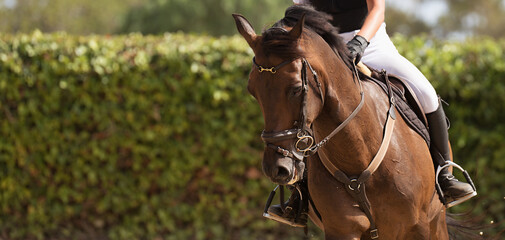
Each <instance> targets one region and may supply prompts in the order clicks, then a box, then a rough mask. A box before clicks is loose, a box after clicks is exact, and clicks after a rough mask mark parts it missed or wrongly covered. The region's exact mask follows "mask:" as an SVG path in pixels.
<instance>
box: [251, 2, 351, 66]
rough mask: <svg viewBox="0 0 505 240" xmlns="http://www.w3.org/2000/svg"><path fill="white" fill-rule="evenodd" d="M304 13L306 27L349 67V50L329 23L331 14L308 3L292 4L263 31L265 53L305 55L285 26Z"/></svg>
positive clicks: (291, 25)
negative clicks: (320, 10)
mask: <svg viewBox="0 0 505 240" xmlns="http://www.w3.org/2000/svg"><path fill="white" fill-rule="evenodd" d="M303 15H305V24H304V26H305V27H306V29H308V30H310V31H313V32H315V33H316V34H318V35H319V36H321V37H322V38H323V39H324V41H325V42H326V43H327V44H328V45H329V46H330V47H331V48H332V49H333V51H334V52H335V53H336V54H337V55H339V56H340V57H341V59H342V60H343V61H344V63H345V64H346V65H347V66H348V67H349V68H351V67H352V61H351V58H350V57H349V51H348V49H347V46H346V44H345V43H344V41H343V40H342V38H341V37H340V36H339V35H338V29H337V28H336V27H334V26H333V25H332V24H331V23H330V20H331V16H330V15H328V14H326V13H323V12H319V11H317V10H315V9H314V8H313V7H312V6H310V5H293V6H291V7H289V8H287V9H286V12H285V16H284V18H282V19H281V20H279V21H277V22H276V23H275V24H274V25H273V26H272V27H271V28H269V29H266V30H265V31H263V33H262V35H263V38H262V44H261V46H262V49H263V52H264V53H265V55H267V56H268V55H276V56H278V57H281V58H285V59H289V58H297V57H306V56H305V55H306V54H307V53H305V52H303V50H302V48H300V47H299V46H298V39H293V37H291V36H290V35H289V32H288V31H287V30H286V29H285V28H291V27H293V26H295V24H296V23H297V22H298V21H299V20H300V19H301V18H302V16H303Z"/></svg>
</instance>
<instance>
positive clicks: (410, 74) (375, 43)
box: [340, 23, 438, 114]
mask: <svg viewBox="0 0 505 240" xmlns="http://www.w3.org/2000/svg"><path fill="white" fill-rule="evenodd" d="M358 32H359V30H355V31H352V32H346V33H341V34H340V36H341V37H342V38H343V39H344V41H345V42H348V41H350V40H351V39H352V38H353V37H354V36H355V35H356V34H357V33H358ZM361 61H362V62H363V63H365V64H366V65H368V66H370V67H372V68H374V69H378V70H381V69H384V70H386V72H388V73H392V74H394V75H397V76H398V77H401V78H402V79H404V80H405V81H406V82H407V83H408V84H409V85H410V87H411V88H412V89H413V90H414V92H415V94H416V95H417V98H418V99H419V102H420V104H421V106H422V107H423V110H424V112H425V113H426V114H428V113H432V112H434V111H435V110H437V108H438V96H437V93H436V92H435V89H434V88H433V86H432V85H431V83H430V82H429V81H428V79H426V77H425V76H424V75H423V74H422V73H421V71H419V69H417V67H416V66H414V64H412V63H411V62H410V61H409V60H407V59H406V58H404V57H403V56H402V55H400V53H398V50H396V47H395V46H394V44H393V42H391V39H389V36H388V34H387V32H386V24H385V23H382V25H381V26H380V28H379V30H378V31H377V33H376V34H375V36H374V37H373V38H372V39H371V40H370V45H369V46H368V47H367V48H366V49H365V53H364V56H363V57H362V58H361Z"/></svg>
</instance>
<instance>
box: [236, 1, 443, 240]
mask: <svg viewBox="0 0 505 240" xmlns="http://www.w3.org/2000/svg"><path fill="white" fill-rule="evenodd" d="M233 16H234V19H235V22H236V25H237V29H238V31H239V33H240V34H241V35H242V37H243V38H244V39H245V40H246V41H247V43H248V44H249V46H250V47H251V48H252V50H253V52H254V58H253V65H252V70H251V72H250V75H249V81H248V86H247V89H248V91H249V92H250V94H251V95H252V96H254V98H255V99H256V100H257V102H258V103H259V106H260V108H261V111H262V114H263V117H264V131H263V134H262V137H263V140H264V141H265V142H266V147H265V150H264V155H263V162H262V165H263V172H264V174H265V175H266V176H267V177H268V178H270V180H271V181H273V182H275V183H278V184H281V185H286V184H293V183H295V182H297V181H299V180H301V179H302V178H303V176H304V175H305V174H304V170H306V171H307V174H306V177H307V181H308V188H309V192H310V195H311V196H312V200H313V203H314V205H315V208H317V210H318V212H319V213H320V219H319V218H318V217H315V215H314V214H313V211H311V212H310V217H311V219H312V220H313V221H314V222H315V223H316V224H317V225H318V226H319V227H320V228H321V229H323V231H324V234H325V238H326V239H327V240H330V239H341V240H344V239H345V240H348V239H349V240H350V239H377V237H378V236H380V239H388V240H389V239H440V240H444V239H449V235H448V231H447V224H446V210H445V207H444V206H443V204H442V203H441V202H440V200H439V198H438V196H437V194H436V191H435V170H434V166H433V163H432V159H431V156H430V152H429V149H428V146H427V144H426V143H425V142H424V140H423V138H422V137H421V136H420V135H418V134H417V133H416V132H414V131H413V130H412V129H411V128H409V127H408V126H407V124H406V123H405V121H404V120H403V119H402V118H401V117H395V116H396V115H398V114H396V111H397V110H395V108H394V107H392V104H393V102H392V99H391V98H390V97H388V95H386V94H384V91H383V90H382V89H381V88H380V87H379V86H378V85H376V84H375V83H372V82H370V81H363V80H360V79H359V78H358V75H357V74H356V73H355V68H354V66H353V64H352V60H351V59H350V58H349V54H348V51H347V48H346V45H345V43H344V42H343V41H342V40H341V38H340V37H339V36H338V31H337V29H335V28H334V27H333V26H332V25H331V24H330V23H329V22H328V21H327V20H328V16H326V15H324V14H323V13H319V12H317V11H315V10H314V9H312V8H310V7H307V6H298V5H295V6H292V7H290V8H288V9H287V10H286V15H285V17H284V18H283V19H281V20H279V21H278V22H277V23H276V24H275V25H274V26H273V27H271V28H269V29H266V30H265V31H264V32H263V33H262V35H256V33H255V30H254V28H253V27H252V26H251V24H250V23H249V22H248V20H247V19H246V18H245V17H243V16H241V15H238V14H234V15H233ZM390 119H393V120H391V121H395V122H396V123H395V126H394V130H392V131H391V130H389V132H390V133H389V134H386V133H385V132H387V131H388V129H385V128H388V125H389V124H388V123H387V122H388V121H390ZM336 130H337V131H336ZM386 135H389V136H386ZM385 138H389V139H385ZM385 142H386V144H384V143H385ZM383 145H386V147H385V149H384V147H383ZM378 152H379V153H378ZM377 155H382V156H381V157H382V159H380V160H381V161H382V162H381V163H379V164H376V163H374V162H373V161H372V159H375V158H377V157H376V156H377ZM304 158H306V159H305V160H306V161H305V162H306V163H307V168H305V163H304V161H303V159H304ZM379 158H380V157H379ZM374 161H375V160H374ZM329 165H331V166H329ZM371 165H374V166H373V169H372V170H370V166H371ZM336 172H339V174H340V176H342V175H343V176H348V177H349V179H351V181H355V182H354V183H356V179H358V177H360V176H363V175H364V174H365V175H368V176H366V177H367V180H366V181H365V182H362V184H363V185H365V184H366V196H365V198H366V199H365V200H366V202H368V204H369V208H368V213H367V211H366V210H365V208H366V207H365V208H364V207H363V205H362V203H360V202H359V201H358V200H357V198H356V197H353V196H352V194H350V191H349V190H348V189H347V188H360V187H361V186H360V185H359V184H358V185H356V184H355V185H352V183H351V184H347V185H346V184H343V183H342V181H341V180H339V179H338V177H337V175H339V174H336ZM352 177H354V178H352ZM344 181H345V180H344ZM360 183H361V182H360ZM362 190H363V192H365V190H364V186H363V189H362ZM367 196H368V197H367ZM374 230H375V231H374ZM377 233H378V234H377Z"/></svg>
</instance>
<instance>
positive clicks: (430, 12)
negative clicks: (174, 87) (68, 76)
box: [0, 0, 505, 39]
mask: <svg viewBox="0 0 505 240" xmlns="http://www.w3.org/2000/svg"><path fill="white" fill-rule="evenodd" d="M291 3H292V2H291V1H289V0H281V1H267V0H256V1H253V0H242V1H231V0H201V1H198V2H188V1H184V0H107V1H102V2H98V1H85V0H2V1H0V31H2V32H4V33H5V32H9V33H15V32H31V31H33V30H35V29H39V30H40V31H42V32H54V31H65V32H68V33H71V34H80V35H82V34H124V33H129V32H141V33H143V34H160V33H164V32H175V31H183V32H188V33H206V34H211V35H214V36H219V35H232V34H235V27H234V26H233V22H232V21H230V20H229V18H228V17H227V16H228V15H230V13H241V14H243V15H245V16H247V17H248V19H249V20H250V21H251V22H252V23H253V25H254V26H255V27H256V29H257V30H258V31H259V30H261V29H262V28H263V27H265V26H268V24H271V23H273V22H274V21H275V20H277V19H278V18H279V17H280V16H282V14H283V12H284V9H285V8H286V7H288V6H289V5H290V4H291ZM386 5H387V8H388V10H387V11H386V17H387V19H386V23H387V24H388V29H389V32H390V33H401V34H405V35H416V34H420V33H423V34H430V35H434V36H436V37H440V38H456V39H461V38H463V37H467V36H476V35H487V36H493V37H502V36H503V35H504V34H505V28H504V27H503V26H502V25H503V23H504V22H505V14H504V13H505V3H504V1H502V0H481V1H471V0H387V1H386Z"/></svg>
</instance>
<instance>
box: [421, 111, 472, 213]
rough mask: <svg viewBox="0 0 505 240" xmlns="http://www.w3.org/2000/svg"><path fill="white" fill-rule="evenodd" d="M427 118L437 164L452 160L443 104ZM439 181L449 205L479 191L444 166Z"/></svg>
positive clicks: (431, 147)
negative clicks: (458, 178)
mask: <svg viewBox="0 0 505 240" xmlns="http://www.w3.org/2000/svg"><path fill="white" fill-rule="evenodd" d="M426 118H427V119H428V125H429V132H430V137H431V146H430V152H431V156H432V158H433V161H434V163H435V165H443V164H445V162H446V161H450V160H451V149H450V147H449V134H448V132H447V121H446V117H445V113H444V109H443V108H442V104H439V107H438V109H437V110H436V111H434V112H432V113H428V114H426ZM438 182H439V184H440V187H441V188H442V191H443V193H444V197H445V200H446V201H447V206H448V207H451V206H454V205H457V204H459V203H462V202H464V201H466V200H468V199H470V198H472V197H473V196H475V195H477V192H476V191H475V190H474V189H473V187H472V186H471V185H470V184H469V183H465V182H460V181H458V180H457V179H456V178H455V177H454V176H453V175H452V174H451V172H449V169H448V168H444V169H443V170H442V171H441V172H440V174H439V176H438Z"/></svg>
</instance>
